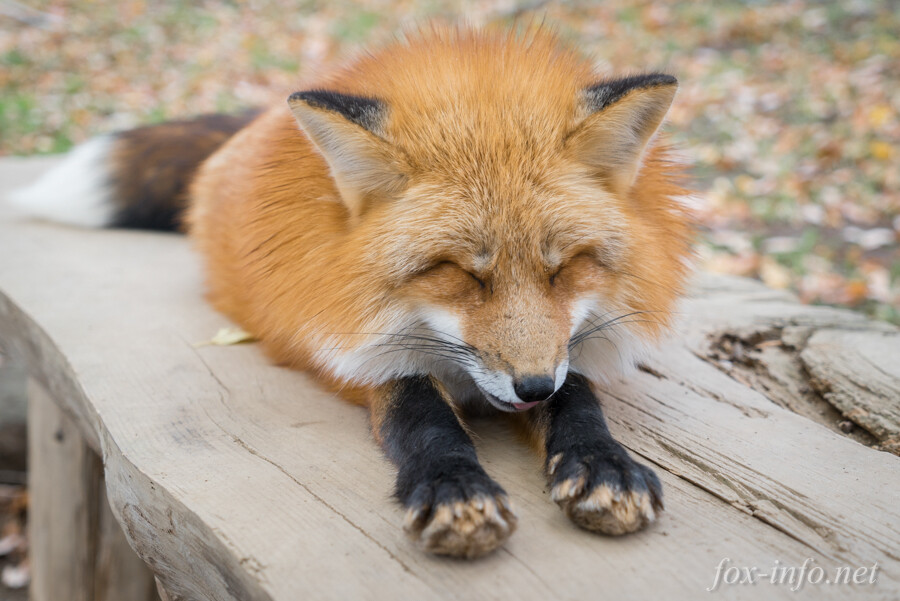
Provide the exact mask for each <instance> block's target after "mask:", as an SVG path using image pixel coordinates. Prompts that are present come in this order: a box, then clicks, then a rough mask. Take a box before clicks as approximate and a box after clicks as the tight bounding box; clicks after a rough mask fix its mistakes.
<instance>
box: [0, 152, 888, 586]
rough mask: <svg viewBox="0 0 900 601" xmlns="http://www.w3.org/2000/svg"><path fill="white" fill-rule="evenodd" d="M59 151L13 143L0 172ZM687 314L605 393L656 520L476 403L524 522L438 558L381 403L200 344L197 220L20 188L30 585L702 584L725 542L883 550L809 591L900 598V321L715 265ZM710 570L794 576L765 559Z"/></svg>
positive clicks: (9, 311)
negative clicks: (86, 216) (866, 576)
mask: <svg viewBox="0 0 900 601" xmlns="http://www.w3.org/2000/svg"><path fill="white" fill-rule="evenodd" d="M53 160H54V159H32V160H26V159H6V160H4V161H2V162H0V182H2V183H0V188H2V189H0V194H2V193H3V192H5V191H6V190H9V189H10V188H12V187H14V186H17V185H21V184H22V183H24V182H26V181H30V180H31V179H32V178H33V177H35V176H36V175H37V174H38V173H39V172H40V171H41V170H42V169H45V168H47V167H48V166H49V164H51V163H52V162H53ZM682 313H683V321H684V324H683V329H682V333H680V334H679V335H678V336H675V337H673V339H672V340H671V342H669V343H668V344H667V345H666V346H665V347H664V348H663V349H662V350H660V352H658V353H657V354H656V355H654V357H653V358H652V359H651V360H650V361H649V362H648V363H647V365H646V366H645V367H644V368H642V369H641V370H640V371H638V372H637V373H636V374H635V375H634V376H633V377H631V378H629V379H628V380H627V381H624V382H622V383H619V384H616V385H615V386H612V387H611V388H610V390H609V391H608V393H609V395H608V397H607V398H606V400H605V401H604V402H605V405H606V407H607V412H608V416H609V420H610V427H611V428H612V430H613V431H614V434H616V435H617V437H618V438H619V439H620V440H622V441H623V443H624V444H625V445H626V446H627V447H628V448H629V449H630V450H631V451H632V452H633V453H634V454H636V455H638V456H640V457H641V458H642V459H643V460H644V461H646V462H648V463H650V464H651V465H653V466H655V468H656V469H657V471H658V473H659V475H660V477H661V479H662V481H663V484H664V486H665V492H666V507H667V510H666V512H665V513H664V514H663V515H662V518H661V519H660V521H659V522H658V523H656V524H654V525H653V526H652V527H651V528H649V530H647V531H645V532H642V533H639V534H636V535H631V536H627V537H624V538H608V537H602V536H597V535H593V534H590V533H587V532H584V531H581V530H578V529H577V528H575V527H574V526H573V525H572V524H570V523H569V522H568V520H567V519H566V518H565V517H564V516H563V514H562V513H561V512H560V511H559V510H558V509H557V507H556V506H555V505H554V504H553V503H552V502H551V500H550V499H549V497H548V494H547V490H546V486H545V483H544V481H543V478H542V475H541V471H540V465H539V461H538V459H537V458H536V457H534V456H532V454H531V453H530V452H529V451H528V449H527V448H526V447H525V445H524V444H522V443H521V442H519V441H518V440H516V439H515V437H514V436H513V434H512V433H511V432H510V431H508V430H507V429H506V428H505V427H504V426H503V424H499V423H495V422H492V421H486V422H483V423H481V422H479V423H476V424H475V425H474V429H475V433H476V436H477V443H478V447H479V453H480V456H481V458H482V459H483V462H484V464H485V467H486V468H487V470H488V471H489V472H490V473H491V474H492V475H494V476H495V477H496V479H497V480H498V481H499V482H500V483H501V484H502V485H503V486H505V487H506V489H507V490H508V492H509V493H510V495H511V497H512V499H513V502H514V503H515V505H516V506H517V508H518V511H519V517H520V520H519V530H518V532H516V534H515V535H514V536H513V537H512V539H511V540H510V542H509V543H508V544H507V545H506V546H505V547H504V548H502V549H501V550H499V551H498V552H496V553H494V554H493V555H491V556H489V557H487V558H485V559H483V560H481V561H477V562H474V563H466V562H461V561H453V560H446V559H438V558H434V557H429V556H426V555H423V554H421V553H420V552H419V551H418V550H416V549H415V548H414V547H413V545H412V543H410V542H409V541H407V540H406V539H405V538H404V537H403V535H402V533H401V523H402V519H403V515H402V512H401V510H400V509H399V508H398V507H397V506H396V505H395V504H394V503H393V502H392V501H391V499H390V497H389V493H390V489H391V484H392V469H391V467H390V465H389V464H388V463H387V462H386V461H385V460H384V459H383V458H382V456H381V454H380V452H379V450H378V449H377V447H376V445H375V443H374V441H373V440H372V438H371V435H370V434H369V432H368V427H367V423H366V420H367V418H366V415H365V412H364V411H363V410H361V409H360V408H358V407H353V406H351V405H349V404H346V403H344V402H341V401H339V400H337V399H335V398H332V395H330V394H327V393H325V392H323V391H321V390H319V389H317V388H316V387H315V386H314V385H312V384H311V383H310V381H309V379H308V378H307V377H306V376H304V375H303V374H301V373H297V372H293V371H289V370H287V369H283V368H279V367H276V366H273V365H270V364H269V363H267V361H266V360H265V359H264V358H263V357H262V355H261V353H260V352H259V351H258V349H257V348H256V347H255V346H254V345H252V344H249V345H236V346H197V343H199V342H202V341H205V340H208V339H210V338H211V337H212V336H213V335H214V334H215V333H216V332H217V331H218V330H219V328H221V327H223V326H226V325H228V324H227V322H226V320H225V319H224V318H223V317H222V316H220V315H219V314H217V313H215V312H214V311H213V310H212V309H211V308H210V307H209V306H208V305H207V304H206V303H205V302H204V300H203V291H202V276H201V271H200V264H199V261H198V259H197V257H196V256H195V255H194V254H193V253H192V251H191V249H190V245H189V241H188V240H187V239H185V238H184V237H181V236H176V235H168V234H153V233H142V232H132V231H86V230H78V229H72V228H67V227H63V226H57V225H52V224H43V223H36V222H32V221H29V220H27V219H24V218H22V217H21V216H17V215H15V214H14V213H13V212H12V210H11V209H9V208H7V207H6V206H3V208H2V209H0V345H2V348H3V351H4V352H5V353H13V354H15V355H18V356H20V357H21V359H22V360H23V361H24V362H25V363H26V364H27V366H28V368H29V370H30V376H31V380H30V408H29V421H30V426H29V428H30V430H29V434H30V453H31V455H30V461H31V473H30V487H31V492H32V499H33V500H32V509H31V516H30V519H31V525H30V535H31V541H32V542H31V549H32V569H33V590H32V594H33V596H32V598H33V599H34V600H35V601H65V600H68V599H79V600H86V601H90V600H101V599H110V600H117V601H130V600H141V601H143V600H145V599H152V598H154V596H155V595H156V594H157V593H156V592H155V586H154V582H153V577H154V576H155V578H156V579H157V580H158V582H159V583H160V590H161V591H162V592H160V594H161V595H163V596H168V598H170V599H192V600H201V601H202V600H224V599H236V600H240V601H248V600H285V601H296V600H298V599H383V598H391V599H422V600H424V599H445V598H454V599H481V598H491V599H523V600H525V599H540V600H547V599H556V598H562V599H593V598H601V597H602V598H604V599H621V598H644V599H646V598H666V599H697V598H699V597H701V596H702V595H705V594H707V593H706V588H707V587H710V586H711V585H712V584H713V581H714V578H715V577H716V570H717V566H719V565H720V563H721V562H722V560H723V559H725V558H728V559H729V560H730V562H731V563H730V564H725V565H726V566H727V565H733V566H756V567H758V568H759V570H760V571H762V572H767V571H769V570H770V569H771V568H772V566H773V565H774V562H775V561H776V560H777V561H778V562H780V563H781V564H782V565H784V566H800V565H801V564H803V562H804V560H806V559H807V558H813V559H814V560H815V562H816V564H815V565H819V566H822V567H823V568H825V569H826V570H831V569H833V568H836V567H839V566H850V567H852V568H854V569H855V568H857V567H860V566H872V565H873V564H874V563H876V562H877V564H878V571H877V582H876V583H875V584H869V583H865V584H856V585H854V584H847V585H841V586H836V585H832V586H826V585H818V586H815V585H812V584H805V585H804V588H803V590H802V591H801V593H802V594H805V595H808V596H809V597H808V598H816V599H826V598H844V597H845V596H846V595H848V594H853V595H860V596H863V597H864V598H884V599H889V598H891V599H896V598H898V595H900V592H898V591H900V588H898V587H900V457H897V456H896V455H894V454H891V453H889V452H884V451H880V450H875V449H873V448H871V447H870V446H867V445H866V444H861V443H860V442H858V441H857V440H854V439H853V437H856V438H857V439H859V440H861V441H863V442H864V443H868V444H874V443H876V442H877V443H879V444H881V445H882V446H883V447H884V448H892V449H894V451H895V452H896V449H897V448H898V445H900V439H898V422H900V407H898V405H900V401H898V399H900V333H898V331H897V329H896V328H894V327H892V326H889V325H888V324H884V323H875V322H871V321H867V320H866V319H864V318H863V317H861V316H859V315H857V314H854V313H851V312H849V311H843V310H837V309H831V308H825V307H810V306H803V305H801V304H799V303H797V302H796V301H795V299H794V298H792V297H791V296H790V295H789V294H787V293H785V292H779V291H773V290H769V289H766V288H764V287H762V286H761V285H760V284H758V283H755V282H752V281H749V280H743V279H737V278H729V277H721V276H711V275H702V276H700V277H698V280H697V283H696V286H695V289H694V292H693V294H692V298H691V299H689V301H688V302H686V303H685V305H684V308H683V311H682ZM835 407H837V408H839V410H840V412H839V411H838V409H835ZM841 412H842V413H843V416H842V415H841ZM841 420H847V421H848V423H846V424H843V427H844V428H845V429H848V428H849V427H850V424H851V423H853V424H856V425H853V426H852V428H853V432H851V433H850V435H845V434H843V433H842V432H841V431H839V430H838V425H837V424H838V422H840V421H841ZM107 499H108V501H109V503H108V504H107ZM117 524H118V525H117ZM118 526H121V529H120V528H119V527H118ZM126 541H127V544H126ZM129 547H130V548H129ZM131 549H133V550H134V552H136V554H135V553H133V552H132V551H131ZM138 557H140V559H138ZM145 565H146V566H149V570H148V569H147V568H146V567H145ZM829 575H830V573H829ZM718 592H719V594H721V595H723V597H724V598H767V599H782V598H783V599H796V598H798V594H797V593H795V592H792V591H791V590H790V586H789V585H787V584H782V585H776V584H770V583H768V582H761V583H758V584H756V585H755V586H752V585H746V584H744V585H742V584H733V585H722V589H721V590H720V591H718Z"/></svg>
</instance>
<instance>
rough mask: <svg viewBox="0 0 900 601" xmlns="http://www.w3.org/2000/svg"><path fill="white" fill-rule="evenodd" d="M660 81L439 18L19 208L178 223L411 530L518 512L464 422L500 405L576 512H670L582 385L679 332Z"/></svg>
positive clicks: (647, 516) (482, 545) (493, 535)
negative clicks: (330, 391)
mask: <svg viewBox="0 0 900 601" xmlns="http://www.w3.org/2000/svg"><path fill="white" fill-rule="evenodd" d="M676 87H677V82H676V80H675V78H674V77H672V76H670V75H666V74H660V73H647V74H639V75H630V76H626V77H609V76H600V75H598V74H597V72H596V71H595V70H594V68H593V67H592V65H591V63H590V62H589V61H588V60H587V59H585V58H584V57H582V56H581V55H579V54H578V53H577V52H575V51H573V50H572V49H570V48H567V47H566V46H564V45H563V44H562V43H561V42H560V41H559V40H558V39H557V38H556V37H555V36H554V35H553V34H552V33H551V32H548V31H547V30H545V29H542V28H537V29H532V30H530V31H528V32H527V33H505V32H496V31H493V32H485V31H476V30H469V29H465V28H439V27H435V28H431V29H427V30H423V31H421V32H418V33H416V34H412V35H409V36H407V37H406V38H404V39H402V40H397V41H395V42H393V43H391V44H389V45H387V46H385V47H383V48H381V49H380V50H377V51H374V52H372V53H370V54H366V55H363V56H361V57H359V58H357V59H356V60H354V61H352V62H350V63H349V64H346V65H345V66H343V67H342V68H338V69H336V70H335V71H333V72H331V73H329V74H327V75H324V76H323V77H322V78H321V79H320V80H319V81H317V82H316V85H315V86H312V87H309V88H308V89H306V90H305V91H300V92H297V93H295V94H293V95H291V96H290V97H289V98H288V99H287V103H285V104H284V105H279V106H274V107H272V108H270V109H268V110H266V111H264V112H262V113H259V114H245V115H240V116H232V117H226V116H207V117H201V118H198V119H196V120H193V121H186V122H178V123H167V124H162V125H157V126H150V127H145V128H140V129H136V130H131V131H127V132H121V133H118V134H112V135H108V136H104V137H100V138H96V139H94V140H92V141H90V142H88V143H87V144H85V145H83V146H81V147H79V148H78V149H76V150H75V151H74V152H73V153H72V154H71V155H70V157H69V158H68V159H67V161H66V162H64V163H63V164H62V165H61V166H60V167H58V168H57V169H56V170H55V171H52V172H50V173H49V174H47V175H46V176H44V178H43V179H42V180H39V181H38V182H37V183H35V184H34V185H33V186H31V187H30V188H27V189H25V190H22V191H20V192H19V193H18V194H17V195H16V200H18V201H19V202H21V203H23V204H26V205H28V206H29V207H30V209H31V210H32V211H33V212H34V213H36V214H38V215H43V216H47V217H51V218H54V219H57V220H63V221H69V222H72V223H76V224H80V225H86V226H121V227H147V228H161V229H167V228H171V229H174V228H177V227H180V226H182V225H183V226H184V227H185V228H186V230H187V232H188V233H189V234H190V236H191V237H192V238H193V240H194V241H195V243H196V247H197V248H198V249H199V252H200V253H201V255H202V258H203V260H204V262H205V265H206V273H207V282H208V290H209V299H210V300H211V301H212V303H213V304H214V305H215V307H216V308H217V309H219V310H220V311H222V312H223V313H225V314H226V315H227V316H229V317H230V318H231V319H233V320H234V321H236V322H237V323H238V324H240V325H241V326H242V327H243V328H244V329H246V330H247V331H248V332H250V333H252V334H253V335H254V336H255V337H257V338H258V339H259V340H260V341H261V343H262V346H263V348H264V349H265V351H266V352H267V353H268V355H269V356H270V357H271V358H272V359H273V360H274V361H277V362H279V363H282V364H287V365H290V366H292V367H295V368H297V369H302V370H307V371H309V372H311V373H312V374H314V375H315V376H316V377H317V378H318V380H319V381H320V382H321V383H322V384H323V385H326V386H329V387H333V388H334V389H335V390H339V391H340V392H341V394H343V395H344V396H346V397H347V398H349V399H351V400H353V401H356V402H359V403H361V404H363V405H365V406H366V407H367V408H368V411H369V412H370V416H371V424H372V431H373V432H374V435H375V438H376V440H377V441H378V442H379V443H380V445H381V446H382V448H383V449H384V452H385V453H386V455H387V457H388V458H389V459H390V460H391V461H392V462H393V463H394V464H395V466H396V468H397V470H398V474H397V480H396V489H395V493H396V497H397V499H398V500H399V502H400V504H401V505H402V506H403V507H404V508H405V510H406V517H405V523H404V528H405V530H406V532H407V533H408V534H409V535H410V536H411V537H412V538H413V539H414V540H415V541H417V543H418V544H419V545H420V546H421V547H422V548H423V549H424V550H425V551H428V552H431V553H436V554H443V555H452V556H460V557H468V558H472V557H477V556H480V555H483V554H485V553H488V552H490V551H491V550H493V549H495V548H497V547H498V546H500V545H502V544H503V542H504V541H505V540H506V539H507V538H508V537H509V536H510V534H511V533H512V532H513V531H514V530H515V528H516V515H515V512H514V510H513V508H512V506H511V504H510V502H509V499H508V498H507V495H506V493H505V492H504V489H503V488H502V487H501V485H500V484H498V483H497V482H496V481H494V479H493V478H491V476H490V475H489V474H488V473H487V472H486V471H485V470H484V468H483V467H482V466H481V465H480V463H479V461H478V457H477V456H476V451H475V447H474V446H473V443H472V439H471V438H470V436H469V435H468V434H467V431H466V428H465V427H464V425H463V424H464V422H463V421H462V420H463V418H464V416H466V415H467V414H469V412H471V411H476V412H479V411H480V412H484V411H490V412H497V413H500V414H506V415H508V416H509V417H510V419H512V420H513V421H515V422H516V423H517V425H518V426H520V427H522V428H524V429H525V430H526V431H527V432H528V433H529V434H530V436H531V439H532V440H533V441H534V443H535V445H536V446H537V447H538V448H539V451H540V453H542V455H543V457H544V461H545V469H546V477H547V479H548V482H549V485H550V491H551V492H550V495H551V497H552V499H553V500H554V501H555V502H556V503H558V504H559V506H560V507H561V508H562V510H563V511H564V512H565V513H566V514H567V515H568V516H569V517H570V518H571V519H572V520H573V521H574V522H575V523H576V524H578V525H579V526H582V527H583V528H586V529H588V530H592V531H596V532H601V533H605V534H612V535H618V534H624V533H628V532H633V531H636V530H639V529H640V528H643V527H644V526H645V525H647V524H648V523H650V522H652V521H653V520H654V519H655V517H656V516H657V514H658V512H659V511H660V510H661V509H662V507H663V502H662V491H661V487H660V483H659V480H658V479H657V477H656V475H655V474H654V472H653V471H652V470H651V469H649V468H648V467H646V466H644V465H641V464H640V463H637V462H635V461H634V460H633V459H632V458H631V457H630V456H629V454H628V453H627V452H626V450H625V449H624V448H623V447H622V445H620V444H619V443H618V442H616V440H614V439H613V437H612V436H611V434H610V432H609V429H608V428H607V425H606V423H605V420H604V416H603V412H602V410H601V403H600V401H599V399H598V395H599V396H601V397H602V392H601V390H600V388H599V386H602V385H603V383H604V382H606V381H608V380H609V379H610V378H613V377H616V376H617V375H618V374H619V373H621V372H622V370H623V369H626V368H628V367H629V366H632V365H633V364H634V363H635V361H636V360H637V359H639V358H640V357H641V355H642V353H643V352H644V351H645V349H647V348H648V347H649V346H651V345H652V343H653V342H654V341H655V340H656V339H658V338H659V337H660V335H661V334H663V333H664V332H665V331H666V330H667V329H668V328H669V326H670V322H671V319H672V311H673V306H674V303H675V302H676V301H677V299H678V297H679V295H680V293H681V291H682V288H683V286H684V283H685V279H686V277H687V273H688V269H687V267H686V265H687V264H688V261H687V259H688V257H689V254H690V248H689V237H690V227H689V223H688V219H687V217H686V215H685V214H684V212H683V211H682V210H681V205H680V204H679V202H678V197H679V196H681V195H683V194H684V191H683V190H682V188H681V187H680V184H679V181H680V167H679V166H678V165H677V164H676V163H674V162H673V161H671V160H670V157H669V155H668V154H667V149H666V146H665V145H664V144H662V143H661V142H660V140H659V136H657V135H656V132H657V130H658V128H659V127H660V124H661V123H662V122H663V119H664V117H665V115H666V113H667V111H668V109H669V106H670V104H671V102H672V100H673V97H674V95H675V91H676Z"/></svg>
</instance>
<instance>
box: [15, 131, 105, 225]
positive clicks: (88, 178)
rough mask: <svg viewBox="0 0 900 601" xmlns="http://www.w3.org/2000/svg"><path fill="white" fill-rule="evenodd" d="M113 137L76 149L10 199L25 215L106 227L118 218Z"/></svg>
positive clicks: (96, 139) (16, 191)
mask: <svg viewBox="0 0 900 601" xmlns="http://www.w3.org/2000/svg"><path fill="white" fill-rule="evenodd" d="M115 141H116V139H115V137H114V136H100V137H98V138H94V139H93V140H89V141H87V142H85V143H84V144H81V145H80V146H77V147H76V148H75V149H73V150H72V151H71V152H69V154H68V155H67V156H66V157H65V158H64V159H63V161H62V162H61V163H60V164H59V165H57V166H56V167H54V168H53V169H51V170H50V171H48V172H47V173H45V174H43V175H42V176H41V177H40V178H39V179H38V180H37V181H36V182H34V183H33V184H31V185H30V186H27V187H25V188H20V189H18V190H15V191H13V192H12V193H10V195H9V197H8V198H9V200H10V202H12V203H13V204H14V205H17V206H18V207H20V208H21V209H22V210H23V211H25V212H26V213H28V214H30V215H33V216H35V217H39V218H41V219H47V220H50V221H59V222H62V223H70V224H72V225H79V226H82V227H104V226H107V225H109V224H110V223H111V222H112V220H113V218H114V216H115V210H116V208H115V203H114V202H113V200H114V199H113V192H112V185H111V181H110V175H111V173H110V171H111V165H110V154H111V151H112V149H113V147H114V144H115Z"/></svg>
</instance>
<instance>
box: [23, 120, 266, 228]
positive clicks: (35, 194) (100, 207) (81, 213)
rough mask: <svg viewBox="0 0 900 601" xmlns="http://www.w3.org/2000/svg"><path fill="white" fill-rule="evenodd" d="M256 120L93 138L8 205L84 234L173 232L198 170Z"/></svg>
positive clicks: (173, 125) (171, 125) (164, 126)
mask: <svg viewBox="0 0 900 601" xmlns="http://www.w3.org/2000/svg"><path fill="white" fill-rule="evenodd" d="M257 114H258V113H257V112H256V111H253V112H247V113H244V114H241V115H203V116H200V117H197V118H194V119H190V120H186V121H172V122H168V123H161V124H159V125H149V126H145V127H139V128H136V129H131V130H126V131H121V132H117V133H112V134H107V135H103V136H99V137H96V138H93V139H91V140H89V141H87V142H85V143H84V144H81V145H80V146H77V147H76V148H74V149H73V150H72V151H71V152H70V153H69V154H68V155H67V156H66V157H65V158H64V159H63V161H62V162H61V163H60V164H59V165H57V166H56V167H54V168H53V169H51V170H50V171H48V172H47V173H45V174H44V175H43V176H41V178H40V179H38V180H37V181H36V182H34V183H33V184H31V185H29V186H27V187H25V188H21V189H19V190H15V191H14V192H12V194H11V195H10V197H9V200H10V201H11V202H12V203H13V204H16V205H18V206H19V207H20V208H22V209H23V210H24V211H25V212H27V213H30V214H31V215H33V216H35V217H39V218H42V219H48V220H51V221H58V222H62V223H69V224H73V225H79V226H83V227H124V228H138V229H154V230H177V229H179V227H180V220H181V214H182V212H183V210H184V209H185V207H186V203H187V191H188V186H189V185H190V182H191V179H192V177H193V176H194V173H195V172H196V171H197V168H198V167H199V166H200V164H201V163H202V162H203V161H204V160H205V159H206V158H207V157H208V156H210V155H211V154H212V153H213V152H215V151H216V149H218V148H219V146H221V145H222V144H223V143H224V142H225V141H226V140H228V139H229V138H230V137H231V136H233V135H234V134H235V133H237V132H238V131H239V130H240V129H242V128H243V127H244V126H246V125H247V124H248V123H249V122H250V121H252V120H253V119H254V118H255V117H256V115H257Z"/></svg>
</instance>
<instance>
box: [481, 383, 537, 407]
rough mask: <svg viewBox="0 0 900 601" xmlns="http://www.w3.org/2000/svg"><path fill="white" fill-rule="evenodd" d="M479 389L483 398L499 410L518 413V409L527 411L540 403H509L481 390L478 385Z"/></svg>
mask: <svg viewBox="0 0 900 601" xmlns="http://www.w3.org/2000/svg"><path fill="white" fill-rule="evenodd" d="M478 389H479V390H481V394H483V395H484V398H486V399H487V400H488V402H490V404H491V405H493V406H494V407H496V408H497V409H499V410H500V411H506V412H507V413H518V412H520V411H528V410H529V409H531V408H532V407H534V406H535V405H538V404H540V403H541V401H532V402H530V403H510V402H509V401H504V400H503V399H499V398H497V397H495V396H494V395H492V394H491V393H489V392H487V391H485V390H482V389H481V387H480V386H479V387H478Z"/></svg>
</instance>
